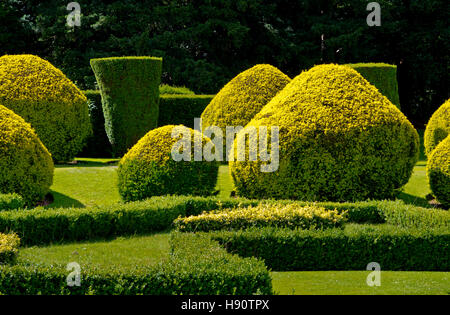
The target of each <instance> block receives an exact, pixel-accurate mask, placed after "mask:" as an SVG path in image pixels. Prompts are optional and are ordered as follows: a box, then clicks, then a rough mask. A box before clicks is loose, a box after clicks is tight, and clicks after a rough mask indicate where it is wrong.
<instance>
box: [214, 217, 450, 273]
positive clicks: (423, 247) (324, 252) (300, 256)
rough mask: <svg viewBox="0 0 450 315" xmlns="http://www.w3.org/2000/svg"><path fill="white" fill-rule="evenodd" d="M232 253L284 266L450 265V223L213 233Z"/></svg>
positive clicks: (428, 267)
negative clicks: (443, 225)
mask: <svg viewBox="0 0 450 315" xmlns="http://www.w3.org/2000/svg"><path fill="white" fill-rule="evenodd" d="M209 233H210V235H211V237H212V239H214V240H217V241H219V242H220V243H221V244H223V245H224V246H225V247H226V248H227V250H228V251H229V252H231V253H235V254H238V255H240V256H242V257H251V256H253V257H257V258H260V259H263V260H264V262H265V264H266V265H267V266H268V267H269V268H271V269H273V270H279V271H289V270H365V269H366V266H367V264H368V263H370V262H377V263H379V264H380V265H381V269H382V270H403V271H406V270H429V271H448V270H450V248H449V246H450V245H449V244H450V231H449V229H448V228H441V229H430V228H428V227H425V228H421V229H413V228H408V229H405V228H399V227H397V226H390V225H380V226H370V225H369V226H365V225H350V226H347V227H346V228H345V230H342V229H326V230H289V229H274V228H265V229H250V230H246V231H237V232H228V231H222V232H209Z"/></svg>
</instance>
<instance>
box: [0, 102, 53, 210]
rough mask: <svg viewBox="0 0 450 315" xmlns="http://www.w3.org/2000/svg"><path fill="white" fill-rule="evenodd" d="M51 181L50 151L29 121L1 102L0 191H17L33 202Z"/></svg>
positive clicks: (43, 194)
mask: <svg viewBox="0 0 450 315" xmlns="http://www.w3.org/2000/svg"><path fill="white" fill-rule="evenodd" d="M52 182H53V161H52V158H51V155H50V153H49V152H48V151H47V149H46V148H45V146H44V145H43V144H42V142H41V141H40V140H39V138H38V137H37V136H36V134H35V133H34V131H33V129H32V128H31V126H30V124H28V123H26V122H25V121H24V120H23V119H22V117H20V116H18V115H16V114H15V113H14V112H13V111H11V110H9V109H8V108H6V107H4V106H2V105H0V193H18V194H19V195H21V196H22V197H23V198H24V200H25V202H26V203H27V204H28V205H32V204H34V203H35V202H37V201H41V200H42V199H43V198H44V197H45V195H46V194H47V193H48V191H49V188H50V186H51V184H52Z"/></svg>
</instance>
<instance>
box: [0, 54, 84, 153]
mask: <svg viewBox="0 0 450 315" xmlns="http://www.w3.org/2000/svg"><path fill="white" fill-rule="evenodd" d="M0 104H3V105H4V106H6V107H8V108H9V109H11V110H13V111H14V112H15V113H16V114H18V115H20V116H21V117H23V119H25V121H27V122H29V123H30V124H31V126H32V127H33V128H34V129H35V130H36V133H37V134H38V136H39V138H40V139H41V140H42V142H43V143H44V144H45V146H46V147H47V148H48V150H49V151H50V152H51V153H52V157H53V159H55V160H56V161H69V160H71V159H73V158H74V157H75V154H77V153H78V152H79V151H81V149H82V148H83V146H84V144H85V140H86V138H87V137H88V136H89V135H90V134H91V132H92V130H91V124H90V121H89V112H88V105H87V99H86V97H85V96H84V94H83V93H82V92H81V91H80V90H79V89H78V88H77V87H76V86H75V85H74V84H73V83H72V82H71V81H70V80H69V79H68V78H67V77H66V76H65V75H64V74H63V73H62V72H61V71H60V70H58V69H57V68H55V67H54V66H53V65H51V64H50V63H49V62H48V61H46V60H43V59H41V58H39V57H37V56H33V55H5V56H3V57H1V58H0Z"/></svg>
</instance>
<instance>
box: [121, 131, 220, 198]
mask: <svg viewBox="0 0 450 315" xmlns="http://www.w3.org/2000/svg"><path fill="white" fill-rule="evenodd" d="M175 127H181V128H185V130H187V131H189V132H190V134H191V142H190V144H191V153H190V157H191V161H179V162H177V161H174V160H173V159H172V156H171V151H172V146H173V145H174V144H175V143H177V142H178V138H172V129H173V128H175ZM194 133H196V134H197V136H199V137H202V135H201V134H200V133H199V132H198V131H195V132H194V130H192V129H190V128H187V127H184V126H174V125H169V126H164V127H160V128H157V129H154V130H152V131H150V132H149V133H147V134H146V135H145V136H144V137H143V138H142V139H141V140H139V142H138V143H137V144H136V145H135V146H134V147H133V148H131V150H130V151H128V153H127V154H126V155H125V156H124V157H123V158H122V159H121V160H120V162H119V168H118V176H119V193H120V195H121V196H122V199H123V200H124V201H135V200H142V199H145V198H148V197H151V196H161V195H168V194H176V195H209V194H211V193H212V192H213V191H214V188H215V186H216V179H217V172H218V165H217V163H216V162H206V161H204V160H203V161H194V154H193V153H192V152H193V151H192V150H193V149H194ZM208 141H209V139H208V138H205V137H203V139H202V144H203V145H205V144H206V143H207V142H208Z"/></svg>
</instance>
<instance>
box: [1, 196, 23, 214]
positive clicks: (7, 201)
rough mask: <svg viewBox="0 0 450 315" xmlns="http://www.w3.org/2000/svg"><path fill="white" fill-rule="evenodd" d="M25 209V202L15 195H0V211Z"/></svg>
mask: <svg viewBox="0 0 450 315" xmlns="http://www.w3.org/2000/svg"><path fill="white" fill-rule="evenodd" d="M23 207H25V200H23V198H22V197H21V196H20V195H18V194H16V193H12V194H0V211H2V210H13V209H19V208H23Z"/></svg>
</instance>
